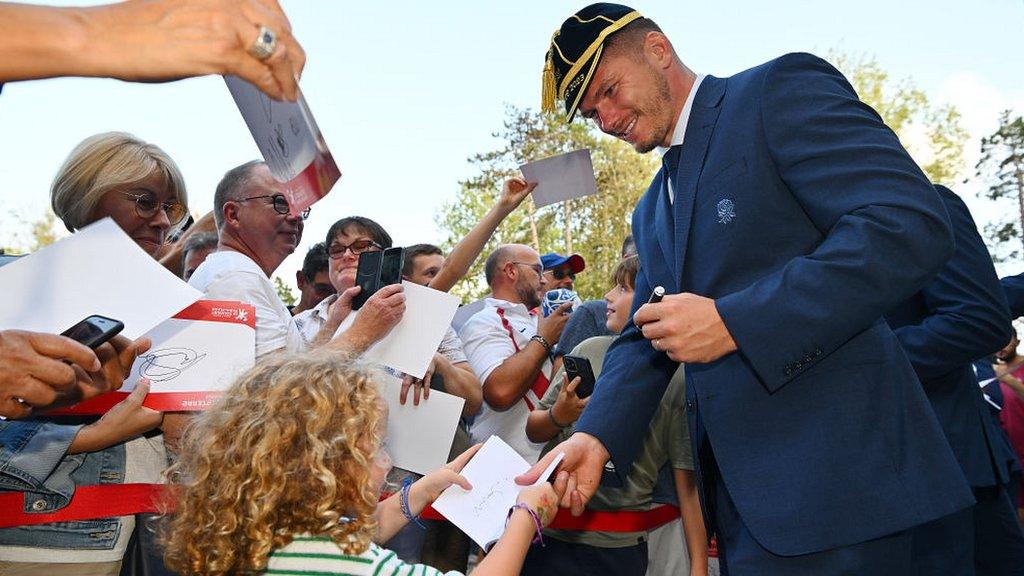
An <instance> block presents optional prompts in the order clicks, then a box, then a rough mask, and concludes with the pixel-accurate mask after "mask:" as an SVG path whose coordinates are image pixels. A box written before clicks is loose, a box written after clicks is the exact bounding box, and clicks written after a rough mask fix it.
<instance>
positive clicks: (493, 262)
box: [484, 244, 515, 286]
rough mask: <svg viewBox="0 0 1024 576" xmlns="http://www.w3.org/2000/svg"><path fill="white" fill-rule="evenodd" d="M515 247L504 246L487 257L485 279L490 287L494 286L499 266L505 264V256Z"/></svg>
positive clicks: (510, 245)
mask: <svg viewBox="0 0 1024 576" xmlns="http://www.w3.org/2000/svg"><path fill="white" fill-rule="evenodd" d="M513 246H515V245H514V244H502V245H501V246H498V247H497V248H495V249H494V252H491V253H490V255H489V256H487V261H486V262H484V279H485V280H487V285H488V286H492V285H493V282H494V276H495V275H496V274H497V273H498V265H499V264H503V263H504V262H502V260H504V259H505V255H506V254H508V252H509V250H511V249H512V248H513Z"/></svg>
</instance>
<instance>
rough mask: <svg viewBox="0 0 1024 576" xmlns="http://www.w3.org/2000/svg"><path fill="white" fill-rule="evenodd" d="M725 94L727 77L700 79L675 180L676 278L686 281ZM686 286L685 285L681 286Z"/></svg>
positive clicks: (673, 187)
mask: <svg viewBox="0 0 1024 576" xmlns="http://www.w3.org/2000/svg"><path fill="white" fill-rule="evenodd" d="M724 94H725V80H722V79H721V78H715V77H714V76H707V77H705V78H704V81H703V82H701V83H700V86H699V87H698V89H697V94H696V96H694V100H693V108H692V109H691V110H690V120H689V122H688V123H687V125H686V135H685V137H684V138H683V151H682V156H681V157H680V159H679V174H677V175H676V181H675V182H673V183H672V184H673V186H672V189H673V191H674V192H675V201H674V204H673V214H674V219H675V242H674V244H675V245H674V250H673V252H674V254H675V272H676V278H677V279H678V281H679V282H680V283H682V277H683V276H682V275H683V262H685V261H686V250H687V248H688V246H687V243H688V241H689V237H690V222H691V220H692V218H693V206H694V201H695V199H696V188H697V180H698V179H699V178H700V172H701V168H703V166H704V158H705V157H706V156H707V152H708V144H710V142H711V135H712V134H713V133H714V131H715V123H716V122H717V121H718V113H719V112H720V111H721V107H720V106H719V104H721V101H722V96H723V95H724ZM681 288H682V287H681Z"/></svg>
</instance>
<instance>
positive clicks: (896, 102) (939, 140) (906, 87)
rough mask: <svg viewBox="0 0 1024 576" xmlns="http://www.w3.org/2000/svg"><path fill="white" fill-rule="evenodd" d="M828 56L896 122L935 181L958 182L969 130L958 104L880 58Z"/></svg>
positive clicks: (881, 112)
mask: <svg viewBox="0 0 1024 576" xmlns="http://www.w3.org/2000/svg"><path fill="white" fill-rule="evenodd" d="M827 58H828V60H829V61H830V62H832V64H833V65H834V66H835V67H836V68H838V69H839V70H840V71H842V72H843V74H844V75H846V78H847V79H848V80H849V81H850V84H852V85H853V88H854V90H856V91H857V95H858V96H860V99H861V100H863V101H864V102H865V103H866V104H868V105H869V106H871V107H872V108H874V109H875V111H877V112H878V115H879V116H881V117H882V120H884V121H885V123H886V124H887V125H888V126H889V128H892V131H893V132H895V133H896V135H897V136H898V137H899V139H900V142H901V143H902V144H903V146H904V147H905V148H906V149H907V150H908V151H909V152H910V154H911V156H913V157H914V160H916V161H917V163H918V164H919V165H920V166H921V169H922V170H924V173H925V174H927V175H928V178H929V179H930V180H931V181H932V182H936V183H940V184H952V183H953V182H954V181H955V180H956V179H957V178H958V177H959V176H960V175H961V174H962V173H963V171H964V168H965V166H964V156H963V154H964V144H965V143H966V142H967V138H968V133H967V130H966V129H964V127H963V125H962V124H961V123H960V112H959V111H958V110H957V109H956V107H955V106H953V105H951V104H944V105H941V106H938V105H935V104H933V103H932V102H931V100H930V99H929V98H928V96H927V95H926V94H925V93H924V92H923V91H922V90H921V89H919V88H918V87H917V86H916V85H915V84H914V82H913V81H912V80H910V79H909V78H904V79H902V80H894V79H892V78H891V76H890V75H889V73H888V72H886V71H885V70H883V69H882V68H881V66H879V64H878V61H877V60H875V59H874V58H867V57H863V56H860V57H853V56H850V55H847V54H843V53H841V52H838V51H835V50H832V51H830V52H829V53H828V56H827Z"/></svg>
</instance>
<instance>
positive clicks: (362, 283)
mask: <svg viewBox="0 0 1024 576" xmlns="http://www.w3.org/2000/svg"><path fill="white" fill-rule="evenodd" d="M383 255H384V253H383V252H380V251H378V250H373V251H368V252H363V253H362V254H360V255H359V267H358V268H356V286H359V287H360V288H362V290H360V291H359V294H356V297H355V298H353V299H352V309H353V310H359V309H360V308H362V307H363V304H366V300H367V299H368V298H369V297H370V296H373V293H374V292H376V291H377V285H378V281H379V280H380V263H381V258H382V256H383Z"/></svg>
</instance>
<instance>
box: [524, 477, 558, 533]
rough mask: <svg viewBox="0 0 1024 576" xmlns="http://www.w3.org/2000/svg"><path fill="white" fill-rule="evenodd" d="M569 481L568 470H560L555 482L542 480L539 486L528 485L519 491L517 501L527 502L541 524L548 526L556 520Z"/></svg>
mask: <svg viewBox="0 0 1024 576" xmlns="http://www.w3.org/2000/svg"><path fill="white" fill-rule="evenodd" d="M568 482H569V473H568V472H559V473H558V476H557V477H556V479H555V483H554V484H549V483H548V482H542V483H540V484H539V485H537V486H528V487H526V488H524V489H523V491H522V492H520V493H519V497H518V498H516V502H519V503H522V504H526V505H527V506H529V507H530V510H533V511H534V512H536V513H537V517H538V518H539V519H540V524H541V526H547V525H548V524H551V521H552V520H554V518H555V514H556V513H557V512H558V502H559V501H560V500H561V499H562V494H564V493H565V488H566V485H567V484H568Z"/></svg>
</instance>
